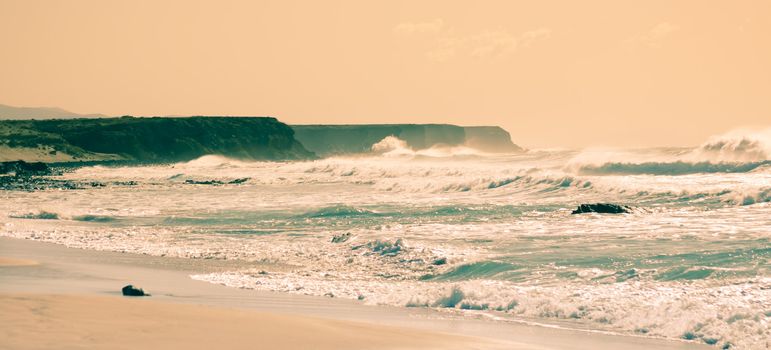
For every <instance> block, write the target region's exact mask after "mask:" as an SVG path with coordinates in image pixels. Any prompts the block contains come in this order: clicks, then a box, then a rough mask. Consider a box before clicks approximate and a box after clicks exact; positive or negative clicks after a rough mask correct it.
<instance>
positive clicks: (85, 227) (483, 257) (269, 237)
mask: <svg viewBox="0 0 771 350" xmlns="http://www.w3.org/2000/svg"><path fill="white" fill-rule="evenodd" d="M767 136H768V135H766V134H763V133H759V134H748V133H743V134H739V135H736V134H728V135H723V136H720V137H716V138H712V139H710V140H707V141H706V142H705V143H704V144H703V145H701V146H699V147H692V148H682V147H680V148H650V149H633V150H618V149H586V150H529V151H527V152H523V153H517V154H489V153H483V152H479V151H476V150H474V149H472V148H468V147H434V148H431V149H426V150H412V149H410V148H409V147H408V146H407V144H406V143H405V142H404V141H402V140H399V139H398V138H396V137H387V138H386V139H384V140H383V141H381V142H379V143H377V144H375V145H373V149H372V152H371V153H368V154H359V155H347V156H337V157H331V158H326V159H320V160H313V161H299V162H245V161H238V160H233V159H227V158H224V157H220V156H216V155H211V156H205V157H202V158H199V159H196V160H193V161H190V162H186V163H177V164H169V165H154V166H133V167H109V166H89V167H81V168H77V169H75V170H73V171H68V172H64V173H63V174H62V175H58V176H55V178H57V179H63V180H69V181H78V182H83V183H88V182H96V183H99V185H95V186H87V187H86V188H85V189H81V190H66V191H65V190H44V191H37V192H20V191H5V192H2V193H1V194H0V195H2V197H3V200H2V201H1V202H0V235H2V236H8V237H16V238H25V239H34V240H41V241H47V242H55V243H59V244H64V245H67V246H70V247H77V248H86V249H98V250H111V251H119V252H130V253H140V254H150V255H156V256H174V257H183V258H189V259H229V260H240V261H245V262H260V263H262V264H265V265H266V266H274V267H275V268H266V269H251V268H244V269H235V270H231V271H224V272H218V273H206V274H204V273H201V274H194V275H192V276H191V277H192V278H194V279H197V280H202V281H208V282H212V283H218V284H223V285H225V286H229V287H237V288H253V289H260V290H267V291H276V292H285V293H298V294H309V295H317V296H326V297H334V298H348V299H354V300H359V301H360V302H361V303H365V304H373V305H391V306H399V307H419V308H436V309H439V310H441V311H443V312H446V313H448V314H453V315H454V316H457V315H463V316H465V315H468V316H469V317H480V316H481V317H488V318H490V319H493V320H496V321H500V322H528V323H534V324H542V325H547V326H557V327H567V328H575V329H582V330H587V331H601V332H613V333H619V334H625V335H633V336H645V337H663V338H672V339H682V340H689V341H696V342H701V343H707V344H711V345H715V346H716V347H718V348H724V349H728V348H731V349H765V348H767V347H768V339H769V338H771V330H769V328H771V327H769V323H771V270H770V269H769V267H770V266H771V264H770V259H771V160H769V159H771V157H770V156H771V149H769V145H770V144H771V143H769V142H768V141H769V140H771V138H768V137H767ZM597 202H604V203H617V204H621V205H627V206H630V207H632V208H633V210H632V212H631V213H628V214H620V215H609V214H580V215H573V214H571V211H572V210H573V209H575V207H576V206H577V205H579V204H582V203H597Z"/></svg>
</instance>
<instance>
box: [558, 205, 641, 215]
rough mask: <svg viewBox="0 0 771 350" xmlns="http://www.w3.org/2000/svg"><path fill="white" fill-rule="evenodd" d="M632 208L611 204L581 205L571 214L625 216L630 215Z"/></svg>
mask: <svg viewBox="0 0 771 350" xmlns="http://www.w3.org/2000/svg"><path fill="white" fill-rule="evenodd" d="M631 212H632V208H631V207H628V206H626V205H618V204H612V203H594V204H581V205H579V206H578V208H576V210H573V213H572V214H583V213H600V214H626V213H631Z"/></svg>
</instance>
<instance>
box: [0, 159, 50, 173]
mask: <svg viewBox="0 0 771 350" xmlns="http://www.w3.org/2000/svg"><path fill="white" fill-rule="evenodd" d="M50 173H51V170H50V169H49V168H48V166H47V165H46V164H45V163H40V162H36V163H27V162H25V161H23V160H17V161H13V162H2V163H0V174H14V175H16V176H30V175H49V174H50Z"/></svg>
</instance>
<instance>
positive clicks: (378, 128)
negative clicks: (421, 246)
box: [292, 124, 522, 157]
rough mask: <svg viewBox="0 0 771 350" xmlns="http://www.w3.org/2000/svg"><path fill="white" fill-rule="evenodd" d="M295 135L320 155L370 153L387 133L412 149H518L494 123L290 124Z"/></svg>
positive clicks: (513, 150) (490, 150) (495, 150)
mask: <svg viewBox="0 0 771 350" xmlns="http://www.w3.org/2000/svg"><path fill="white" fill-rule="evenodd" d="M292 129H294V131H295V138H296V139H297V140H298V141H300V143H302V144H303V145H304V146H305V148H307V149H308V150H310V151H312V152H315V153H316V154H318V155H319V156H322V157H323V156H329V155H335V154H351V153H366V152H369V151H370V149H371V147H372V145H373V144H375V143H377V142H379V141H381V140H382V139H383V138H385V137H387V136H392V135H393V136H396V137H398V138H400V139H402V140H404V141H405V142H407V145H409V146H410V147H411V148H412V149H415V150H420V149H426V148H431V147H433V146H441V145H444V146H468V147H472V148H476V149H478V150H480V151H484V152H493V153H498V152H518V151H522V148H520V147H519V146H517V145H515V144H514V143H512V142H511V136H510V135H509V133H508V132H506V130H503V129H501V128H499V127H495V126H481V127H461V126H456V125H448V124H370V125H367V124H362V125H292Z"/></svg>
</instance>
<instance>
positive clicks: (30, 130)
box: [0, 117, 315, 162]
mask: <svg viewBox="0 0 771 350" xmlns="http://www.w3.org/2000/svg"><path fill="white" fill-rule="evenodd" d="M207 154H218V155H223V156H227V157H232V158H238V159H250V160H289V159H308V158H314V157H315V155H314V154H313V153H312V152H309V151H308V150H307V149H305V148H304V147H303V146H302V145H301V144H300V143H299V142H297V140H295V138H294V131H293V130H292V128H290V127H289V126H287V125H286V124H283V123H281V122H279V121H278V120H276V119H275V118H268V117H188V118H159V117H154V118H134V117H121V118H102V119H67V120H61V119H55V120H5V121H0V160H17V159H21V160H27V161H46V162H67V161H92V160H124V161H136V162H178V161H188V160H192V159H195V158H198V157H200V156H203V155H207Z"/></svg>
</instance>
